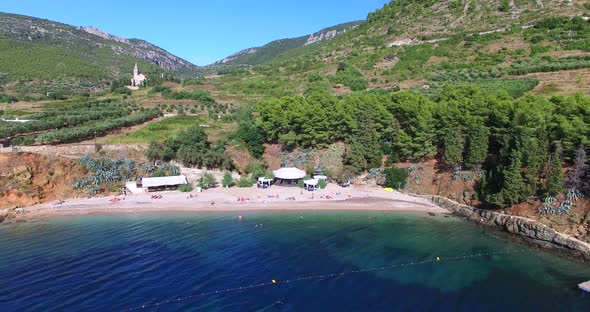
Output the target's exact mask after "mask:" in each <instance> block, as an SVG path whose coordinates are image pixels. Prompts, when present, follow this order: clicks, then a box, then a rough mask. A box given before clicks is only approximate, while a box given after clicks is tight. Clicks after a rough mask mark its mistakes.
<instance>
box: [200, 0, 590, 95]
mask: <svg viewBox="0 0 590 312" xmlns="http://www.w3.org/2000/svg"><path fill="white" fill-rule="evenodd" d="M512 3H514V4H513V5H512ZM587 7H589V5H588V4H586V5H584V2H583V1H547V0H545V1H541V0H539V1H537V0H529V1H527V0H521V1H514V2H511V1H496V0H483V1H466V0H464V1H458V0H450V1H432V0H431V1H426V0H423V1H402V0H399V1H392V2H391V3H389V4H387V5H385V6H384V7H383V8H382V9H379V10H377V11H375V12H373V13H371V14H369V16H368V18H367V20H366V21H365V22H364V23H362V24H360V25H359V26H358V27H355V28H353V29H350V31H348V32H346V33H345V34H342V35H340V36H337V37H335V38H334V39H332V40H329V41H325V42H322V43H320V44H317V45H314V46H304V47H298V48H295V49H290V50H288V51H286V52H283V53H281V54H279V55H277V56H275V57H274V58H272V59H270V60H268V61H265V62H263V63H261V64H259V65H256V66H252V67H250V68H249V69H248V70H243V69H242V70H239V71H233V72H232V71H231V70H226V73H230V74H231V75H229V76H228V75H226V76H224V77H222V78H218V79H217V80H212V83H218V84H220V85H221V86H222V88H224V89H225V90H226V91H227V92H229V93H233V92H238V93H240V92H241V93H243V94H258V95H260V96H267V95H271V94H269V93H272V95H273V96H276V95H277V94H278V93H282V95H297V94H304V93H306V92H308V91H309V90H318V89H324V90H329V91H331V92H333V93H335V94H341V93H348V92H350V90H351V89H352V90H358V89H359V87H358V86H359V85H366V86H367V88H369V89H373V88H386V89H393V90H396V89H398V88H401V89H412V88H419V87H422V85H424V84H428V85H429V86H431V87H432V89H436V88H437V86H439V85H440V84H442V83H444V82H453V83H459V84H461V83H474V84H478V85H481V86H484V87H486V88H497V87H498V86H506V87H510V88H512V89H513V90H511V91H510V93H512V94H516V95H518V94H523V93H524V92H525V91H529V90H531V89H533V88H534V92H538V93H541V94H543V93H555V92H561V93H565V94H573V93H576V92H584V93H588V87H589V82H590V72H589V71H588V68H589V67H590V62H589V59H590V27H589V24H588V21H587V15H588V14H589V13H590V11H589V10H588V8H587ZM344 67H346V68H348V69H347V70H346V71H341V70H339V69H342V68H344ZM514 79H523V80H522V81H520V80H514ZM534 81H538V84H537V83H532V82H534ZM269 85H272V86H273V88H272V90H270V88H267V86H269ZM515 88H516V89H515Z"/></svg>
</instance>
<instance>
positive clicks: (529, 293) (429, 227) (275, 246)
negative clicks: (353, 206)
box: [0, 212, 590, 311]
mask: <svg viewBox="0 0 590 312" xmlns="http://www.w3.org/2000/svg"><path fill="white" fill-rule="evenodd" d="M237 215H238V213H233V212H232V213H230V212H228V213H209V214H200V215H188V214H178V215H163V214H153V215H149V214H147V215H146V214H142V215H133V216H100V217H97V216H93V217H67V218H57V219H49V220H42V221H38V222H29V223H19V224H10V225H6V226H2V227H0V311H126V310H129V309H137V310H138V311H179V310H181V311H202V310H204V311H335V310H337V311H590V294H586V293H583V292H581V291H579V290H578V289H577V288H576V284H577V283H579V282H581V281H585V280H590V265H587V264H580V263H576V262H572V261H568V260H564V259H561V258H558V257H556V256H553V255H550V254H547V253H544V252H539V251H535V250H532V249H529V248H527V247H523V246H521V245H518V244H515V243H513V242H510V241H506V240H501V239H498V238H496V237H494V236H493V235H490V234H486V232H484V231H483V230H482V229H481V228H479V227H477V226H475V225H472V224H470V223H466V222H463V221H461V220H458V219H455V218H445V217H442V216H436V217H431V216H428V215H421V214H383V213H380V212H302V213H273V214H270V213H263V212H252V213H244V214H243V215H244V219H243V221H241V222H240V221H238V220H237ZM258 224H261V226H256V225H258ZM498 251H518V252H511V253H505V254H496V255H487V256H479V257H473V258H467V259H459V260H446V258H451V257H457V256H461V255H472V254H480V253H489V252H498ZM436 257H440V258H441V261H438V262H437V261H431V262H427V263H424V264H419V265H408V266H403V267H396V268H390V269H385V270H370V271H364V272H358V273H350V274H344V275H342V276H338V277H328V278H313V279H308V280H301V281H296V282H292V283H286V284H282V283H281V282H282V281H285V280H288V279H293V278H297V277H302V276H313V275H325V274H330V273H339V272H350V271H358V270H362V269H368V268H369V269H370V268H378V267H383V266H392V265H397V264H408V263H411V262H420V261H423V260H427V261H429V260H434V259H436ZM273 279H275V280H276V281H277V282H278V283H277V284H274V285H268V286H262V287H257V288H252V289H247V290H240V291H230V292H225V293H219V294H208V295H198V294H201V293H208V292H212V291H217V290H223V289H228V288H236V287H242V286H247V285H252V284H260V283H269V282H271V281H272V280H273ZM190 295H194V296H192V297H190V298H189V297H188V296H190ZM177 298H181V300H177ZM166 301H169V302H166ZM156 303H161V304H159V305H157V306H149V305H151V304H156ZM144 305H148V306H147V307H146V308H145V309H141V307H142V306H144Z"/></svg>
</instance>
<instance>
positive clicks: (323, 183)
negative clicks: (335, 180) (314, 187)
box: [318, 180, 328, 190]
mask: <svg viewBox="0 0 590 312" xmlns="http://www.w3.org/2000/svg"><path fill="white" fill-rule="evenodd" d="M318 186H319V187H320V189H322V190H323V189H325V188H326V187H327V186H328V182H326V180H320V181H319V182H318Z"/></svg>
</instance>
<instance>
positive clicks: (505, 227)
mask: <svg viewBox="0 0 590 312" xmlns="http://www.w3.org/2000/svg"><path fill="white" fill-rule="evenodd" d="M421 197H424V198H429V199H430V200H431V201H432V203H434V204H435V205H437V206H439V207H441V208H444V209H447V210H449V211H450V212H452V213H453V214H454V215H457V216H460V217H464V218H466V219H467V220H469V221H472V222H475V223H477V224H481V225H485V226H491V227H495V228H497V229H499V230H501V231H504V232H507V233H511V234H515V235H519V236H521V237H523V238H525V239H526V241H528V242H530V243H534V244H535V245H540V246H542V247H544V248H549V249H557V250H560V251H564V252H566V253H567V254H568V255H569V256H573V257H575V258H578V259H581V260H584V261H590V244H588V243H586V242H583V241H581V240H578V239H576V238H573V237H570V236H568V235H565V234H562V233H559V232H557V231H555V230H554V229H552V228H550V227H548V226H546V225H544V224H542V223H540V222H538V221H535V220H531V219H527V218H523V217H517V216H511V215H507V214H502V213H499V212H495V211H491V210H485V209H478V208H474V207H470V206H466V205H462V204H459V203H457V202H455V201H452V200H450V199H448V198H444V197H440V196H421Z"/></svg>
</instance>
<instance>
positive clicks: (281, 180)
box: [273, 167, 305, 184]
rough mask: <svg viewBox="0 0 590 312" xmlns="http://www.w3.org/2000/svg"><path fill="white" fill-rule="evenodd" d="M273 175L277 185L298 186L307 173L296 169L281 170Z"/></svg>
mask: <svg viewBox="0 0 590 312" xmlns="http://www.w3.org/2000/svg"><path fill="white" fill-rule="evenodd" d="M273 174H274V176H275V180H276V182H277V184H297V183H299V181H301V180H303V178H305V171H303V170H301V169H297V168H295V167H288V168H281V169H279V170H275V171H273Z"/></svg>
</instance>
